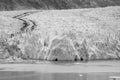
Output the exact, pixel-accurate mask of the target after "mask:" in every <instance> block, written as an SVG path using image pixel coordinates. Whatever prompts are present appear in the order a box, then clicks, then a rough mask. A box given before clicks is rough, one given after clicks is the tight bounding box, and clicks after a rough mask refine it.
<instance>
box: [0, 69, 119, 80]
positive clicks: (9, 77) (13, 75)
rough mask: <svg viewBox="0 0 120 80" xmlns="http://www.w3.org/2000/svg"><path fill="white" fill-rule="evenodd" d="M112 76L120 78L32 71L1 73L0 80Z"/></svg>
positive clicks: (105, 79) (90, 79) (92, 79)
mask: <svg viewBox="0 0 120 80" xmlns="http://www.w3.org/2000/svg"><path fill="white" fill-rule="evenodd" d="M81 75H82V76H81ZM110 76H120V73H40V72H32V71H28V72H22V71H0V80H112V79H110V78H109V77H110ZM117 80H120V79H117Z"/></svg>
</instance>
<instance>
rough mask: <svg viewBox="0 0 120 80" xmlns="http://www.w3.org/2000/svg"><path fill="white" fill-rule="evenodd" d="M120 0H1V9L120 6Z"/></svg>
mask: <svg viewBox="0 0 120 80" xmlns="http://www.w3.org/2000/svg"><path fill="white" fill-rule="evenodd" d="M119 5H120V0H0V10H1V11H4V10H5V11H8V10H26V9H27V10H28V9H74V8H96V7H107V6H119Z"/></svg>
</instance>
